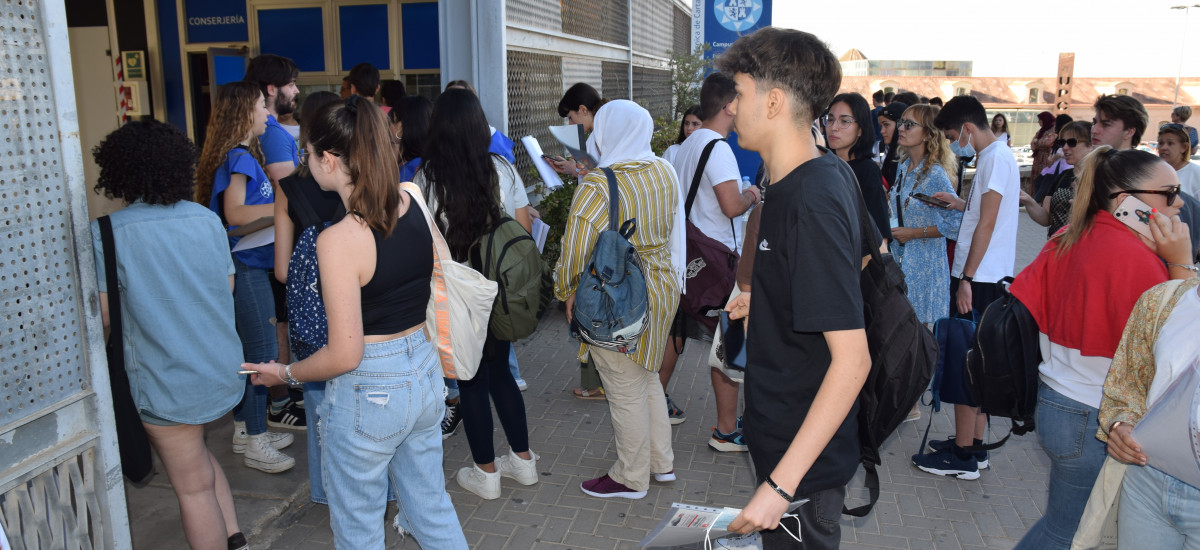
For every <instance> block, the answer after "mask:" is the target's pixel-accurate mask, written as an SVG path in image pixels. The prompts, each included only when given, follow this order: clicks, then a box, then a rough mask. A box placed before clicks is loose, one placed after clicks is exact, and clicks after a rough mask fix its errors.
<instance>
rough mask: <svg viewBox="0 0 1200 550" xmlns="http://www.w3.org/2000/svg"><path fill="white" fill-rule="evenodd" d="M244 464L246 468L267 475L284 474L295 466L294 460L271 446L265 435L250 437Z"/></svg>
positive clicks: (267, 436)
mask: <svg viewBox="0 0 1200 550" xmlns="http://www.w3.org/2000/svg"><path fill="white" fill-rule="evenodd" d="M287 435H291V434H287ZM245 462H246V466H247V467H249V468H254V469H255V470H258V471H260V472H266V473H268V474H277V473H279V472H286V471H288V470H291V469H292V467H294V466H295V465H296V459H294V458H292V457H290V456H288V455H285V454H283V453H281V452H279V450H278V449H276V448H275V447H272V446H271V440H270V436H269V435H268V434H265V433H264V434H258V435H252V436H250V441H249V443H248V444H247V445H246V459H245Z"/></svg>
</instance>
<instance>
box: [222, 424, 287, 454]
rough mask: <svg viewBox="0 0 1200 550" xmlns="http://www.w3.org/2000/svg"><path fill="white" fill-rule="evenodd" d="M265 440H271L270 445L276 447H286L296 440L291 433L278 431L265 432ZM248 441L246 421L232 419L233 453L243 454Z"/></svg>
mask: <svg viewBox="0 0 1200 550" xmlns="http://www.w3.org/2000/svg"><path fill="white" fill-rule="evenodd" d="M266 436H267V441H269V442H271V446H272V447H275V448H276V449H286V448H287V447H288V445H291V444H292V442H293V441H295V440H296V438H295V437H294V436H292V434H289V433H280V432H266ZM249 443H250V434H248V433H246V423H245V422H238V421H237V420H234V421H233V452H234V454H239V455H240V454H243V453H245V452H246V445H248V444H249Z"/></svg>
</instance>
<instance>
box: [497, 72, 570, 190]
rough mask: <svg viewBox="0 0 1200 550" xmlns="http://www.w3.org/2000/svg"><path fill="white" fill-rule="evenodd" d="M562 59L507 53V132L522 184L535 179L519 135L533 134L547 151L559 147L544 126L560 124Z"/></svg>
mask: <svg viewBox="0 0 1200 550" xmlns="http://www.w3.org/2000/svg"><path fill="white" fill-rule="evenodd" d="M562 66H563V63H562V59H561V58H560V57H558V56H556V55H544V54H537V53H529V52H520V51H512V50H509V52H508V98H509V101H508V135H509V137H511V138H512V139H513V141H514V142H515V145H514V147H513V155H514V156H515V157H517V171H518V173H520V174H521V178H522V179H524V180H525V183H526V184H532V183H533V182H535V181H538V179H537V176H536V175H534V173H535V172H534V168H533V163H532V162H531V161H530V160H529V155H528V154H527V153H526V152H525V146H524V145H521V138H523V137H525V136H533V137H535V138H537V140H538V143H540V144H541V146H542V150H543V151H546V152H547V153H554V152H556V151H557V152H558V153H557V154H561V150H562V148H561V147H559V145H558V141H557V140H555V139H554V138H553V137H552V136H551V135H550V131H549V130H547V129H546V127H548V126H556V125H559V124H562V123H563V120H562V119H561V118H559V116H558V101H559V100H560V99H562V94H563V88H562V82H563V75H562Z"/></svg>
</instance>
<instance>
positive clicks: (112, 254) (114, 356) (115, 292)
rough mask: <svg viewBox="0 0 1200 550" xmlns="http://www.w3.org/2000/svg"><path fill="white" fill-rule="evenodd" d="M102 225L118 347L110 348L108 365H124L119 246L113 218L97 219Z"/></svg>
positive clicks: (111, 330)
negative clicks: (118, 260)
mask: <svg viewBox="0 0 1200 550" xmlns="http://www.w3.org/2000/svg"><path fill="white" fill-rule="evenodd" d="M96 221H97V222H98V223H99V224H100V243H101V245H102V246H103V247H104V279H105V281H107V282H108V289H107V291H106V293H107V294H108V326H109V335H108V338H109V339H110V340H113V339H115V340H116V342H118V344H117V345H110V346H108V364H109V366H110V367H111V366H113V365H124V364H125V351H124V349H123V346H122V345H120V344H119V342H121V337H122V332H121V285H120V284H118V282H117V250H116V249H117V246H116V241H114V240H113V229H112V218H110V217H109V216H101V217H99V218H97V219H96Z"/></svg>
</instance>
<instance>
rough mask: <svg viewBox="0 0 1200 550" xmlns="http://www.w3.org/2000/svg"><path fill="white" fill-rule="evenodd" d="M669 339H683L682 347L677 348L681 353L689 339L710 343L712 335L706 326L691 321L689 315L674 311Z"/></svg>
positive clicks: (693, 320) (679, 310)
mask: <svg viewBox="0 0 1200 550" xmlns="http://www.w3.org/2000/svg"><path fill="white" fill-rule="evenodd" d="M671 337H672V338H682V339H683V342H684V344H683V346H680V347H679V348H678V352H679V353H683V348H684V346H686V345H687V341H688V340H689V339H691V340H699V341H701V342H712V339H713V333H712V331H711V330H708V327H707V326H705V325H703V324H701V323H700V321H697V320H695V319H693V318H692V316H691V315H688V314H687V313H684V312H683V310H681V309H676V310H675V319H674V320H672V321H671ZM672 345H674V343H672Z"/></svg>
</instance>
